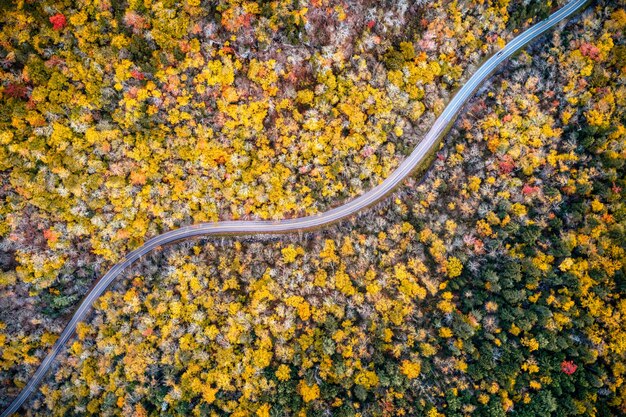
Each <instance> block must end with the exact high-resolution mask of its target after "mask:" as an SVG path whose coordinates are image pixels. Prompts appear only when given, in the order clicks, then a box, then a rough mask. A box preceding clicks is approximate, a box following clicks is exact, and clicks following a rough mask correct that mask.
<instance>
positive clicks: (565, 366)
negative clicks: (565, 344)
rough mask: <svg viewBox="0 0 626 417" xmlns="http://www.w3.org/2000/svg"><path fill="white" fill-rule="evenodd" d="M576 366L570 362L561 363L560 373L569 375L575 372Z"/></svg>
mask: <svg viewBox="0 0 626 417" xmlns="http://www.w3.org/2000/svg"><path fill="white" fill-rule="evenodd" d="M576 369H578V366H577V365H576V364H575V363H574V362H572V361H563V362H561V371H563V372H564V373H566V374H567V375H571V374H573V373H574V372H576Z"/></svg>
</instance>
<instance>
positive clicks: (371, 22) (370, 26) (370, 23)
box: [367, 20, 376, 29]
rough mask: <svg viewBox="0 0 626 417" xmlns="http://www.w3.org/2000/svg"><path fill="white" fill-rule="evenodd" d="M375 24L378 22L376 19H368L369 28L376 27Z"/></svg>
mask: <svg viewBox="0 0 626 417" xmlns="http://www.w3.org/2000/svg"><path fill="white" fill-rule="evenodd" d="M374 25H376V22H375V21H373V20H370V21H368V22H367V27H368V28H369V29H371V28H373V27H374Z"/></svg>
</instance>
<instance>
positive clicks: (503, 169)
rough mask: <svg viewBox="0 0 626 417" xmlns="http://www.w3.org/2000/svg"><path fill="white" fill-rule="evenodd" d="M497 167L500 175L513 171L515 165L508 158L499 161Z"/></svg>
mask: <svg viewBox="0 0 626 417" xmlns="http://www.w3.org/2000/svg"><path fill="white" fill-rule="evenodd" d="M498 167H499V168H500V173H501V174H508V173H509V172H511V171H513V170H514V169H515V164H514V163H513V161H512V160H511V158H510V157H509V158H506V159H504V160H503V161H500V163H498Z"/></svg>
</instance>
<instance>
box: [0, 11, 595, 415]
mask: <svg viewBox="0 0 626 417" xmlns="http://www.w3.org/2000/svg"><path fill="white" fill-rule="evenodd" d="M589 1H590V0H572V1H570V2H569V3H568V4H567V5H565V6H563V7H562V8H561V9H559V10H557V11H556V12H554V13H553V14H552V15H550V17H549V18H547V19H546V20H543V21H541V22H539V23H537V24H535V25H533V26H532V27H531V28H529V29H528V30H526V31H524V32H523V33H522V34H520V35H519V36H517V37H516V38H515V39H513V40H512V41H511V42H509V43H508V44H507V45H506V46H505V47H504V48H503V49H502V50H500V51H499V52H497V53H496V54H494V55H492V56H491V57H490V58H489V59H488V60H487V61H485V62H484V63H483V65H481V67H480V68H479V69H478V70H477V71H476V72H475V73H474V74H473V75H472V77H471V78H470V79H469V80H468V81H467V82H466V83H465V85H463V87H462V88H461V89H460V90H459V91H458V92H457V93H456V95H455V96H454V97H453V99H452V100H451V101H450V103H449V104H448V106H447V107H446V108H445V110H444V111H443V113H441V115H440V116H439V117H438V118H437V120H436V121H435V123H434V124H433V126H432V127H431V129H430V131H429V132H428V133H427V134H426V136H425V137H424V139H423V140H422V141H421V142H420V143H419V144H418V145H417V146H416V147H415V149H414V150H413V152H412V153H411V154H410V155H409V156H408V157H407V158H406V159H405V160H404V161H403V162H402V163H401V164H400V166H399V167H398V168H397V169H396V170H395V171H393V172H392V173H391V175H390V176H389V177H388V178H387V179H385V180H384V181H383V182H382V183H380V184H379V185H378V186H376V187H374V188H372V189H371V190H369V191H368V192H366V193H365V194H363V195H361V196H360V197H358V198H355V199H354V200H352V201H350V202H348V203H346V204H344V205H342V206H339V207H336V208H334V209H332V210H329V211H326V212H324V213H319V214H317V215H312V216H306V217H301V218H295V219H288V220H276V221H224V222H215V223H200V224H195V225H193V226H187V227H182V228H180V229H176V230H171V231H169V232H166V233H163V234H162V235H159V236H156V237H154V238H152V239H150V240H149V241H147V242H146V243H145V244H144V245H143V246H141V247H140V248H137V249H135V250H134V251H132V252H130V253H129V254H128V255H126V256H125V257H124V259H123V260H122V261H121V262H119V263H118V264H116V265H115V266H113V267H112V268H111V269H110V270H109V271H108V272H107V273H106V274H105V275H104V276H102V277H101V278H100V279H99V280H98V281H97V282H96V284H95V285H94V287H93V288H92V289H91V291H90V292H89V293H88V294H87V295H86V296H85V298H84V299H83V301H82V302H81V304H80V306H79V307H78V309H77V310H76V312H75V313H74V316H73V317H72V319H71V320H70V321H69V323H68V324H67V326H66V327H65V329H64V330H63V332H62V333H61V335H60V337H59V338H58V339H57V341H56V343H55V344H54V346H53V347H52V350H51V351H50V352H49V353H48V355H47V356H46V358H45V359H44V360H43V361H42V362H41V364H40V365H39V368H37V370H36V371H35V373H34V374H33V376H32V377H31V378H30V380H29V381H28V383H27V384H26V386H25V387H24V388H23V389H22V391H21V392H20V393H19V395H18V396H17V397H15V399H14V400H13V401H12V402H11V404H10V405H9V407H8V408H7V409H6V410H4V412H3V413H2V415H1V416H0V417H8V416H10V415H11V414H13V413H15V412H16V411H17V410H18V409H19V408H20V406H21V405H22V404H23V403H24V402H25V401H26V399H27V398H28V397H29V396H30V395H31V394H32V393H33V391H35V389H36V388H37V386H38V385H39V384H40V383H41V381H42V379H43V378H44V376H45V374H46V372H47V371H48V369H49V368H50V366H51V364H52V362H53V361H54V359H55V358H56V356H57V355H58V354H59V352H60V351H61V350H62V349H63V347H64V346H65V344H66V343H67V341H68V340H69V339H70V338H71V337H72V335H73V334H74V331H75V330H76V325H77V324H78V323H79V322H80V321H81V320H83V318H85V315H86V314H87V312H88V311H89V309H91V307H92V304H93V302H94V301H95V300H96V299H97V298H98V297H100V295H102V293H103V292H104V291H105V290H106V289H107V287H108V286H109V285H110V284H111V282H113V280H114V279H115V278H117V277H118V276H119V275H120V274H121V273H122V272H123V271H124V270H125V269H126V268H127V267H128V266H130V265H131V264H132V263H133V262H135V261H136V260H137V259H139V258H141V257H142V256H143V255H145V254H146V253H148V252H150V251H151V250H153V249H155V248H157V247H159V246H162V245H165V244H167V243H170V242H174V241H177V240H181V239H186V238H189V237H194V236H200V235H232V234H268V233H290V232H296V231H305V230H311V229H316V228H319V227H321V226H325V225H328V224H330V223H334V222H337V221H339V220H342V219H345V218H347V217H349V216H351V215H353V214H355V213H357V212H358V211H360V210H363V209H364V208H367V207H369V206H371V205H373V204H375V203H377V202H378V201H380V200H381V199H382V198H384V197H385V196H386V195H388V194H389V193H390V192H392V191H393V190H394V189H395V188H396V187H397V186H398V185H399V184H400V183H401V182H402V181H403V180H404V179H405V178H407V177H408V176H409V175H410V174H411V173H412V172H413V171H414V170H415V169H416V168H417V167H418V166H419V165H420V163H421V162H423V161H424V160H425V159H426V158H427V157H428V155H429V153H431V151H433V149H434V146H435V145H436V144H437V143H438V142H439V140H440V139H441V138H442V137H443V135H445V133H446V132H447V130H448V128H449V127H450V126H451V125H452V122H453V121H454V120H455V119H456V116H457V114H458V112H459V110H460V109H461V107H462V106H463V105H464V104H465V102H466V101H467V100H468V99H469V98H470V97H471V96H472V94H473V93H474V91H476V89H477V88H478V86H479V85H480V84H481V83H482V82H483V81H484V80H485V79H486V78H487V77H488V76H489V75H490V74H491V73H492V72H493V71H494V70H495V68H496V67H497V66H498V65H499V64H501V63H502V62H503V61H504V60H506V59H507V58H509V57H510V56H511V55H513V54H514V53H516V52H517V51H519V50H520V49H521V48H522V47H523V46H524V45H526V44H527V43H528V42H530V41H532V40H533V39H535V38H536V37H538V36H540V35H542V34H543V33H545V32H546V31H547V30H549V29H550V28H552V27H554V26H555V25H556V24H558V23H559V22H561V21H563V20H564V19H566V18H568V17H570V16H572V15H573V14H575V13H577V12H578V11H580V10H582V9H583V7H584V6H585V5H586V4H587V3H588V2H589Z"/></svg>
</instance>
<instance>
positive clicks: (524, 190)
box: [522, 184, 539, 195]
mask: <svg viewBox="0 0 626 417" xmlns="http://www.w3.org/2000/svg"><path fill="white" fill-rule="evenodd" d="M537 191H539V187H532V186H530V185H528V184H524V186H523V187H522V194H524V195H528V194H535V193H536V192H537Z"/></svg>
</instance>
